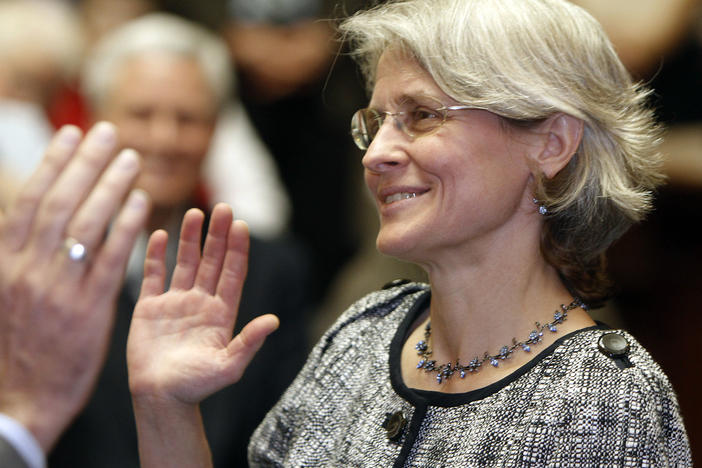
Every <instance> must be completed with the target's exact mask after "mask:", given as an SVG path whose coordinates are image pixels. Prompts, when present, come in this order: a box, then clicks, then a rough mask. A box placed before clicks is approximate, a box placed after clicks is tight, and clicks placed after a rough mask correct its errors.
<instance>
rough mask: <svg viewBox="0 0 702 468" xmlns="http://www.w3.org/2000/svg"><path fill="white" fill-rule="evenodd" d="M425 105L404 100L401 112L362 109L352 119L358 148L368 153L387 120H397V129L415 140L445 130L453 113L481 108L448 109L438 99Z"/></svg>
mask: <svg viewBox="0 0 702 468" xmlns="http://www.w3.org/2000/svg"><path fill="white" fill-rule="evenodd" d="M420 100H421V103H420V102H417V101H415V100H414V99H407V100H405V101H402V102H401V103H400V105H399V108H400V109H402V110H400V111H398V112H381V111H378V110H375V109H372V108H370V107H366V108H365V109H359V110H357V111H356V113H355V114H353V117H351V136H352V137H353V141H354V142H355V143H356V146H358V147H359V149H361V150H363V151H365V150H367V149H368V147H369V146H370V144H371V142H372V141H373V138H375V135H376V134H377V133H378V131H379V130H380V127H382V126H383V123H384V122H385V119H386V118H387V117H388V116H390V117H392V118H393V119H394V122H395V127H396V128H397V129H398V130H401V131H403V132H404V133H405V135H407V136H408V137H410V138H411V139H413V140H414V139H415V138H417V137H420V136H422V135H427V134H429V133H431V132H433V131H435V130H437V129H438V128H439V127H441V126H442V125H443V124H444V122H446V119H447V118H448V113H449V112H450V111H457V110H466V109H478V108H477V107H472V106H444V105H443V104H442V103H441V102H440V101H437V100H436V99H434V98H430V97H422V98H420Z"/></svg>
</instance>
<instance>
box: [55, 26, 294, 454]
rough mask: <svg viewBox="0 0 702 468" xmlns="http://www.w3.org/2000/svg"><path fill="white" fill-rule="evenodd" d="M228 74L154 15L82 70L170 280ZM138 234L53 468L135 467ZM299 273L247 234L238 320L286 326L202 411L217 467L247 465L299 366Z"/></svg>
mask: <svg viewBox="0 0 702 468" xmlns="http://www.w3.org/2000/svg"><path fill="white" fill-rule="evenodd" d="M230 73H231V64H230V61H229V56H228V54H227V51H226V47H225V46H224V45H223V44H222V43H221V42H220V41H219V40H218V39H217V37H216V36H214V35H212V34H210V33H209V32H207V31H206V30H204V29H203V28H201V27H198V26H196V25H194V24H193V23H190V22H188V21H186V20H184V19H180V18H177V17H175V16H171V15H167V14H159V13H153V14H149V15H146V16H143V17H140V18H138V19H136V20H134V21H131V22H128V23H126V24H124V25H123V26H121V27H119V28H117V29H116V30H113V31H112V32H110V33H108V34H107V35H106V36H104V37H103V39H102V40H101V41H100V43H99V44H97V45H96V47H95V48H94V49H93V50H92V52H91V55H90V57H88V59H87V60H86V63H85V68H84V74H83V77H82V83H83V86H84V87H85V92H86V96H87V97H88V98H89V101H90V104H91V106H92V111H93V113H94V115H95V116H97V117H98V118H99V119H105V120H109V121H111V122H113V123H114V124H115V125H116V126H117V128H118V131H119V142H120V145H122V146H124V147H130V148H134V149H136V150H137V151H138V152H139V153H140V154H141V155H142V159H143V163H142V172H141V174H140V176H139V178H138V180H137V182H136V186H137V187H138V188H141V189H143V190H144V191H145V192H147V193H148V194H149V195H150V197H151V199H152V212H151V216H150V217H149V219H148V222H147V230H148V232H150V231H153V230H155V229H164V230H166V231H167V232H168V233H169V235H170V238H171V239H172V242H170V243H169V246H168V249H167V258H168V265H169V266H168V270H169V272H170V271H172V267H173V265H174V264H175V259H176V250H175V246H176V240H177V239H178V233H179V228H180V220H181V219H182V217H183V214H184V213H185V212H186V211H187V210H188V209H189V208H191V207H199V208H201V209H202V210H203V211H205V212H207V211H208V207H209V206H210V205H209V203H208V201H207V200H206V198H207V197H206V193H205V192H204V191H203V190H202V187H201V181H202V165H203V163H204V161H205V159H206V155H207V153H208V151H209V149H210V144H211V142H212V137H213V135H214V133H215V128H216V123H217V119H218V115H219V112H220V110H221V109H222V108H223V106H225V105H226V103H227V101H228V99H229V97H230V89H231V86H232V83H231V75H230ZM225 136H226V135H225ZM233 170H236V167H235V168H233ZM146 236H147V233H146V232H145V233H144V234H143V235H142V237H141V238H140V239H138V240H137V245H136V248H135V250H134V252H133V254H132V258H131V259H130V262H129V266H128V269H127V276H126V281H125V286H124V288H123V290H122V293H121V295H120V298H119V303H118V314H117V318H116V324H115V331H114V334H113V337H112V342H111V349H110V353H109V354H108V359H107V363H106V365H105V369H104V371H103V373H102V375H101V377H100V380H99V381H98V386H97V389H96V392H95V394H94V396H93V398H92V400H91V401H90V402H89V404H88V406H87V408H86V409H85V411H84V412H83V413H82V414H80V416H79V417H78V418H77V420H76V422H75V424H74V425H73V426H72V427H71V428H69V430H68V432H67V433H66V434H65V436H64V437H63V438H62V439H61V441H60V442H59V444H58V445H57V447H56V450H55V451H54V452H53V454H52V457H51V460H50V462H51V465H52V466H57V467H59V466H91V467H108V466H114V467H129V466H138V455H137V447H136V434H135V425H134V419H133V416H132V412H131V403H130V396H129V390H128V386H127V373H126V371H127V369H126V363H125V343H126V337H127V332H128V329H129V324H130V319H131V312H132V310H133V307H134V303H135V302H136V299H137V297H138V296H139V284H140V282H141V277H142V265H143V261H144V256H145V248H146ZM169 274H170V273H169ZM306 276H307V260H306V257H305V256H304V254H303V253H301V252H300V251H299V250H298V248H297V246H296V244H294V243H293V242H288V241H287V240H266V241H264V240H259V239H258V238H257V237H256V236H252V242H251V262H250V265H249V277H248V280H247V283H246V288H245V291H244V293H243V298H242V301H241V307H242V308H241V314H242V317H248V318H249V319H250V318H253V317H255V316H257V315H259V314H262V313H266V312H275V313H276V314H281V320H282V325H281V328H280V330H279V332H278V333H277V334H275V335H274V336H273V337H272V340H273V341H274V343H275V344H274V345H273V346H272V347H271V348H269V351H270V352H269V353H268V355H265V354H262V355H260V356H259V357H260V359H259V361H258V362H257V364H256V367H257V369H258V371H255V372H252V373H251V374H250V375H247V377H248V380H247V382H248V383H245V384H244V385H242V386H237V387H231V389H230V390H229V391H225V392H223V393H222V394H220V395H217V396H216V397H214V398H213V399H211V400H209V401H208V402H206V403H205V404H204V406H203V412H204V421H205V425H206V427H207V431H208V435H209V436H210V437H211V438H212V440H213V452H214V454H215V455H214V457H215V464H216V465H217V466H241V465H242V464H244V463H245V457H246V445H247V443H248V439H249V436H250V434H251V432H252V431H253V429H254V428H255V426H256V424H257V423H258V422H259V421H260V419H261V418H262V417H263V415H264V414H265V413H266V411H267V410H268V409H269V408H270V407H271V406H272V405H273V403H274V402H275V401H276V400H277V398H278V397H279V396H280V394H281V392H282V390H283V389H284V388H285V387H286V386H287V385H288V384H289V382H290V380H291V379H292V377H293V376H294V375H295V373H296V372H297V370H298V369H299V367H300V365H301V363H302V361H303V359H304V356H305V351H306V347H305V344H306V338H305V336H306V334H305V329H306V326H307V324H306V319H305V315H304V314H305V310H306V308H307V297H306V290H307V285H306ZM245 320H246V319H245Z"/></svg>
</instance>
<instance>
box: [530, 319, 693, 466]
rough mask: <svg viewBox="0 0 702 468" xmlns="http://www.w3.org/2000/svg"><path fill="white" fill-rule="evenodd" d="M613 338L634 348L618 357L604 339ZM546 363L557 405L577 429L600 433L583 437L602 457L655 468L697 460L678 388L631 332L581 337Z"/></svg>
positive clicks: (577, 335)
mask: <svg viewBox="0 0 702 468" xmlns="http://www.w3.org/2000/svg"><path fill="white" fill-rule="evenodd" d="M608 338H610V339H611V338H615V339H617V340H620V341H619V343H620V344H621V343H626V346H625V347H624V348H621V347H619V344H618V345H616V346H615V348H616V349H619V350H620V352H621V354H619V355H615V356H613V355H611V352H610V351H611V350H608V349H606V346H604V345H603V341H605V340H606V339H608ZM622 340H623V341H622ZM603 348H604V349H603ZM544 361H545V362H544V367H543V368H542V369H541V370H542V373H541V374H540V375H541V382H540V383H541V384H543V385H545V386H547V387H549V389H548V390H547V391H546V394H548V398H547V400H548V401H549V404H550V405H554V407H557V408H559V412H560V413H561V414H569V415H570V416H568V417H569V418H570V419H571V420H570V421H569V425H570V424H572V425H571V426H570V427H574V428H576V430H577V431H581V430H585V429H587V428H590V429H589V431H592V433H589V432H588V431H586V432H585V433H583V434H582V435H583V437H584V439H583V440H589V441H590V442H593V441H596V442H597V443H596V444H593V445H592V446H591V447H590V449H591V450H596V448H597V447H599V448H597V450H600V449H602V450H604V449H605V448H606V450H604V452H603V453H602V454H600V455H601V456H602V457H605V458H606V457H610V458H611V461H612V462H613V463H614V462H615V461H616V460H620V461H621V459H622V457H623V458H630V459H635V460H647V461H648V462H650V463H652V465H653V466H659V465H669V464H673V465H675V464H677V463H683V464H684V462H685V461H689V457H690V451H689V450H690V449H689V441H688V438H687V434H686V431H685V426H684V424H683V420H682V417H681V414H680V407H679V405H678V401H677V396H676V395H675V392H674V390H673V387H672V385H671V384H670V381H669V380H668V377H667V376H666V374H665V373H664V372H663V370H662V369H661V367H660V366H659V365H658V363H656V361H655V360H654V359H653V358H652V357H651V355H650V354H649V353H648V352H647V351H646V349H645V348H644V347H643V346H642V345H641V344H640V343H639V342H638V341H637V340H636V339H635V338H634V337H633V336H631V335H630V334H629V333H627V332H626V331H623V330H606V329H590V330H585V331H581V332H579V333H575V334H573V335H572V336H570V337H568V338H567V339H565V340H564V341H563V343H562V345H561V346H559V347H557V348H556V349H555V350H554V352H553V354H552V355H551V356H550V358H549V359H545V360H544ZM585 435H587V437H585ZM571 448H572V447H571ZM605 452H606V453H605ZM608 459H609V458H608Z"/></svg>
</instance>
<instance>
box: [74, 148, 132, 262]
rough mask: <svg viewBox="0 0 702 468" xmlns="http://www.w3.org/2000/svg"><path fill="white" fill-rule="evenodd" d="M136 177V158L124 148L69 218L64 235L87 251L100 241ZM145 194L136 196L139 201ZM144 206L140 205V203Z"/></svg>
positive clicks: (130, 151) (129, 150)
mask: <svg viewBox="0 0 702 468" xmlns="http://www.w3.org/2000/svg"><path fill="white" fill-rule="evenodd" d="M138 174H139V156H138V155H137V153H136V152H135V151H134V150H131V149H125V150H124V151H122V152H121V153H120V154H119V156H117V158H116V159H115V160H114V161H113V162H112V163H111V164H110V166H109V167H108V168H107V170H106V171H105V173H104V174H103V175H102V177H101V178H100V181H99V182H98V184H97V185H96V186H95V188H94V189H93V191H92V192H91V193H90V194H89V195H88V198H87V199H86V200H85V202H84V203H83V204H82V205H81V206H80V208H78V211H77V212H76V214H75V216H74V217H73V219H71V221H70V223H69V225H68V228H67V229H66V234H67V235H68V236H70V237H72V238H74V239H78V240H79V241H80V242H81V243H82V244H84V245H85V246H86V247H87V248H88V251H89V252H90V251H92V250H94V249H95V247H96V246H97V245H98V244H99V243H100V241H102V239H103V236H104V233H105V231H106V230H107V226H108V224H109V222H110V219H111V217H112V215H113V213H114V212H115V211H116V210H117V207H118V206H119V204H120V203H121V201H122V200H123V199H124V196H125V195H126V193H127V191H128V190H129V187H130V186H131V185H132V183H133V182H134V180H135V179H136V177H137V175H138ZM144 196H145V194H143V193H142V194H141V195H139V197H140V200H139V201H140V202H143V198H144ZM142 205H144V203H142Z"/></svg>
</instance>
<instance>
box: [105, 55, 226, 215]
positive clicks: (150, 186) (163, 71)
mask: <svg viewBox="0 0 702 468" xmlns="http://www.w3.org/2000/svg"><path fill="white" fill-rule="evenodd" d="M215 102H216V101H215V98H214V95H213V92H212V89H211V87H210V86H209V85H208V83H207V81H206V79H205V76H204V74H203V72H202V70H201V68H200V66H199V65H198V63H197V62H196V61H195V60H193V59H190V58H188V57H182V56H177V55H171V54H160V53H159V54H157V53H152V54H145V55H141V56H137V57H134V58H132V59H129V60H128V61H127V62H125V63H124V64H123V65H122V66H121V68H120V70H119V72H118V73H117V75H116V76H115V78H114V82H113V84H112V86H111V88H110V93H109V96H108V98H107V100H106V102H105V105H104V106H103V108H102V109H101V112H100V114H99V117H100V118H101V119H105V120H110V121H111V122H113V123H114V124H115V125H117V128H118V130H119V137H120V143H121V145H122V146H124V147H128V148H134V149H136V150H137V151H138V152H139V153H140V154H141V156H142V159H143V160H142V172H141V174H140V176H139V179H138V181H137V186H138V187H139V188H141V189H143V190H145V191H146V192H147V193H148V194H149V195H150V196H151V198H152V200H153V203H154V206H155V207H156V208H161V209H171V208H175V207H177V206H179V205H180V204H182V203H184V202H186V201H187V200H188V199H189V198H190V197H191V196H192V195H193V191H194V190H195V187H196V186H197V184H198V183H199V181H200V172H201V165H202V162H203V160H204V158H205V156H206V155H207V152H208V150H209V146H210V140H211V138H212V133H213V131H214V125H215V117H216V105H215Z"/></svg>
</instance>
